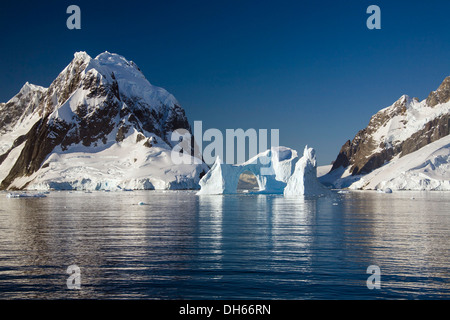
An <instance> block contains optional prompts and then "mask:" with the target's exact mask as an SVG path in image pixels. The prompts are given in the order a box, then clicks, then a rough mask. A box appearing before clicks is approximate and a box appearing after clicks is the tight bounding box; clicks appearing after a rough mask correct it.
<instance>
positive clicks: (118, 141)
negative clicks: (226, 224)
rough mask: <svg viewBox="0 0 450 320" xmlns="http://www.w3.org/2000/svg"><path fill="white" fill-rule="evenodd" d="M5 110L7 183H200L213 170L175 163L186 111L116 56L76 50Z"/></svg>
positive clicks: (2, 174)
mask: <svg viewBox="0 0 450 320" xmlns="http://www.w3.org/2000/svg"><path fill="white" fill-rule="evenodd" d="M0 111H1V116H0V124H1V127H0V143H1V145H0V147H1V150H0V152H1V153H0V181H1V187H2V188H3V189H6V188H10V189H16V188H18V189H27V188H28V189H46V188H81V189H111V188H113V187H118V188H122V187H124V188H137V189H143V188H145V189H152V188H156V189H167V188H169V189H173V188H198V184H197V183H198V181H199V179H200V175H201V174H202V173H203V174H204V173H205V172H206V170H207V169H208V168H207V166H206V165H205V164H192V165H174V164H173V163H172V161H171V160H170V150H171V146H172V142H171V141H170V135H171V133H172V132H173V131H174V130H176V129H187V130H189V131H190V126H189V123H188V120H187V118H186V115H185V112H184V110H183V109H182V108H181V107H180V105H179V103H178V101H177V100H176V99H175V98H174V96H173V95H171V94H170V93H168V92H167V91H166V90H164V89H162V88H159V87H156V86H153V85H152V84H150V83H149V82H148V81H147V79H146V78H145V76H144V75H143V73H142V72H141V70H140V69H139V68H138V67H137V66H136V64H135V63H133V62H131V61H127V60H126V59H125V58H124V57H122V56H120V55H117V54H113V53H109V52H104V53H102V54H100V55H98V56H97V57H96V58H94V59H93V58H91V57H90V56H89V55H88V54H87V53H85V52H77V53H75V55H74V59H73V60H72V62H71V63H70V64H69V65H68V66H67V67H66V68H65V69H64V70H63V71H62V72H61V73H60V74H59V75H58V77H57V78H56V79H55V80H54V81H53V82H52V84H51V85H50V87H49V88H48V89H45V88H42V87H38V86H34V85H30V84H28V83H27V84H26V85H25V86H24V87H23V88H22V90H21V91H20V92H19V94H18V95H16V96H15V97H14V98H13V99H11V100H10V101H9V102H8V103H6V104H0ZM186 156H187V155H186ZM191 163H194V161H192V162H191Z"/></svg>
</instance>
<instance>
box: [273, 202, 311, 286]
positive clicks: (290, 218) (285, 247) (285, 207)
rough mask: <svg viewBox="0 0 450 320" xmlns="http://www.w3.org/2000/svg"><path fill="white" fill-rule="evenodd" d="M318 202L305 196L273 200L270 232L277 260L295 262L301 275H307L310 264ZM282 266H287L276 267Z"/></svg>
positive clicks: (277, 266) (277, 267)
mask: <svg viewBox="0 0 450 320" xmlns="http://www.w3.org/2000/svg"><path fill="white" fill-rule="evenodd" d="M316 201H317V200H316V199H313V200H307V199H305V198H304V197H298V198H284V197H275V198H273V200H272V208H271V220H270V230H271V238H272V244H273V255H274V260H275V261H280V262H283V261H286V260H292V261H295V262H296V263H297V264H298V266H297V268H298V271H299V272H307V271H308V270H309V268H310V264H311V262H310V260H311V250H310V247H311V244H312V242H313V230H312V226H313V225H314V223H312V222H311V221H312V220H314V219H315V217H316ZM283 266H286V264H284V263H280V264H278V265H275V266H274V267H276V269H283ZM279 271H280V270H279ZM299 280H300V279H299Z"/></svg>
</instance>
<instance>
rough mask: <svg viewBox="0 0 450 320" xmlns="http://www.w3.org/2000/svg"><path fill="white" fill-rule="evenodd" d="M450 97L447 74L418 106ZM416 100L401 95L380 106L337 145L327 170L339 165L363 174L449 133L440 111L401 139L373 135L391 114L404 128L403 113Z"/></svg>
mask: <svg viewBox="0 0 450 320" xmlns="http://www.w3.org/2000/svg"><path fill="white" fill-rule="evenodd" d="M448 101H450V77H448V78H446V79H445V80H444V82H443V83H442V84H441V86H440V87H439V89H438V90H436V91H433V92H432V93H431V94H430V96H429V97H428V99H427V100H426V102H425V103H424V104H423V106H422V108H435V107H436V106H437V105H439V104H443V103H447V102H448ZM412 102H415V103H419V101H418V100H417V99H416V98H415V99H414V100H411V99H409V98H408V97H407V96H402V97H401V98H400V99H399V100H398V101H397V102H396V103H394V104H393V105H392V106H391V107H389V108H386V109H383V110H381V111H380V112H378V113H376V114H375V115H374V116H372V118H371V119H370V122H369V124H368V126H367V127H366V128H365V129H363V130H361V131H359V132H358V133H357V134H356V136H355V137H354V138H353V140H352V141H350V140H349V141H347V142H346V143H345V144H344V145H343V146H342V148H341V150H340V152H339V155H338V156H337V158H336V160H335V161H334V163H333V167H332V169H331V171H333V170H336V169H338V168H340V167H344V168H348V167H350V172H351V173H352V175H359V174H366V173H369V172H371V171H373V170H375V169H377V168H379V167H381V166H383V165H384V164H385V163H386V162H388V161H390V160H392V159H393V158H394V157H396V156H400V157H402V156H404V155H407V154H409V153H412V152H414V151H417V150H419V149H420V148H422V147H424V146H426V145H427V144H430V143H432V142H434V141H436V140H438V139H440V138H443V137H445V136H447V135H448V134H449V127H450V118H449V117H450V115H449V114H448V113H446V114H442V115H440V116H438V117H436V118H434V119H432V120H430V121H429V122H427V123H425V124H424V125H423V127H422V128H421V129H419V130H417V131H416V132H413V133H412V134H411V136H409V137H408V138H406V139H404V140H395V139H394V140H391V141H390V142H385V141H383V140H380V139H378V140H377V139H375V136H376V133H377V132H379V130H381V129H382V128H383V127H384V128H388V127H389V126H390V124H391V122H390V121H391V120H392V119H393V118H394V117H397V118H401V119H402V120H401V121H400V123H401V124H402V125H404V128H405V130H406V129H407V128H408V121H407V117H406V116H405V115H406V113H407V110H408V106H409V105H410V103H412Z"/></svg>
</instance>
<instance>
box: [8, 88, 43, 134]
mask: <svg viewBox="0 0 450 320" xmlns="http://www.w3.org/2000/svg"><path fill="white" fill-rule="evenodd" d="M44 93H45V89H44V88H42V87H39V86H34V85H30V84H29V83H26V84H25V85H24V86H23V87H22V89H21V90H20V92H19V93H18V94H17V95H16V96H14V98H12V99H11V100H10V101H8V102H7V103H0V134H4V133H6V132H7V131H8V130H10V129H11V126H12V125H15V124H16V123H18V122H20V120H21V119H23V118H25V117H27V116H28V115H30V114H32V113H33V112H34V111H35V110H36V109H37V108H38V106H39V104H40V102H41V100H42V98H43V95H44Z"/></svg>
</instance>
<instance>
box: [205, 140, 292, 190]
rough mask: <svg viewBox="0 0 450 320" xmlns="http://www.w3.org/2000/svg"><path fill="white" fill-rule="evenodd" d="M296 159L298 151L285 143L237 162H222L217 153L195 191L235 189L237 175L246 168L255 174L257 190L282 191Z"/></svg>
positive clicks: (237, 180)
mask: <svg viewBox="0 0 450 320" xmlns="http://www.w3.org/2000/svg"><path fill="white" fill-rule="evenodd" d="M298 159H299V158H298V155H297V152H296V151H295V150H293V149H290V148H287V147H274V148H271V149H269V150H266V151H264V152H262V153H260V154H258V155H256V156H255V157H253V158H251V159H250V160H248V161H247V162H245V163H243V164H239V165H232V164H225V163H222V162H221V160H220V158H219V157H217V159H216V161H215V163H214V165H213V166H212V168H211V170H209V171H208V173H207V174H206V175H205V176H204V177H203V178H202V179H201V180H200V182H199V184H200V188H201V189H200V191H199V192H198V193H197V194H198V195H204V194H233V193H236V192H237V185H238V182H239V177H240V175H241V174H242V173H243V172H247V171H248V172H251V173H253V174H254V175H255V177H256V180H257V182H258V186H259V193H273V194H282V193H283V190H284V188H285V187H286V184H287V181H288V179H289V177H290V176H291V175H292V173H293V171H294V168H295V163H296V162H297V161H298Z"/></svg>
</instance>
